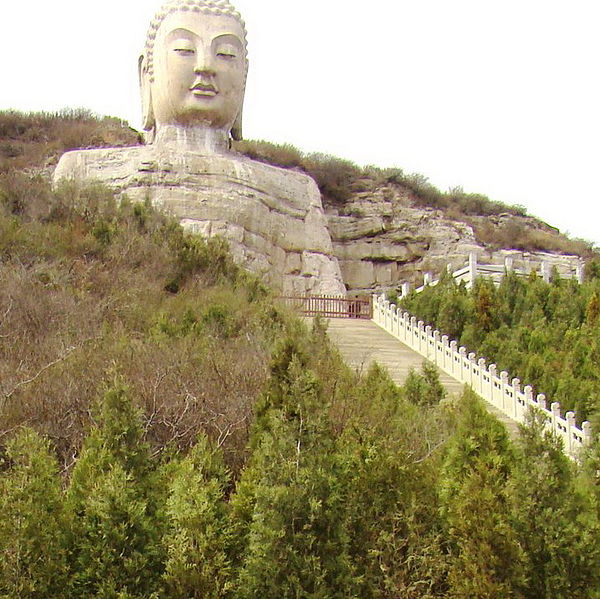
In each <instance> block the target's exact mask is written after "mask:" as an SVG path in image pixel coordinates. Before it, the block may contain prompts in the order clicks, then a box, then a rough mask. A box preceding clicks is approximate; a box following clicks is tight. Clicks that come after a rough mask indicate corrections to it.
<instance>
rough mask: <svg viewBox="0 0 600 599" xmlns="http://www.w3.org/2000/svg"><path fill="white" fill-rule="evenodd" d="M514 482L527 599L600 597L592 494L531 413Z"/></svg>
mask: <svg viewBox="0 0 600 599" xmlns="http://www.w3.org/2000/svg"><path fill="white" fill-rule="evenodd" d="M518 448H519V453H518V457H519V459H518V462H517V467H516V469H515V475H514V479H513V481H512V483H511V487H512V492H513V494H514V496H515V501H514V502H513V506H514V509H515V520H516V528H517V532H518V535H519V540H520V543H521V545H522V547H523V548H524V550H525V554H526V558H527V565H528V577H527V584H526V586H525V588H524V596H525V597H526V598H527V599H584V598H587V597H600V569H599V568H598V564H600V526H599V522H598V518H597V514H596V513H595V510H594V507H593V500H592V497H591V496H590V494H589V492H586V490H585V489H584V488H580V487H579V486H578V485H577V484H576V478H575V476H574V474H575V465H574V464H573V463H571V461H570V460H569V458H567V457H566V456H565V454H564V451H563V448H562V442H561V441H560V439H558V438H557V437H556V436H555V435H554V434H553V433H552V432H550V431H548V430H546V429H545V417H544V415H543V414H542V413H540V412H534V411H532V412H530V413H529V414H528V416H527V421H526V424H525V426H523V427H522V429H521V434H520V437H519V440H518Z"/></svg>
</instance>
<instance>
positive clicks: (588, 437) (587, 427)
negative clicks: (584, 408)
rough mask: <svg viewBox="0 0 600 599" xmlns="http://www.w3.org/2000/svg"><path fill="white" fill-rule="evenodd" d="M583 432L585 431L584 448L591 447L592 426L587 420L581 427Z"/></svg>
mask: <svg viewBox="0 0 600 599" xmlns="http://www.w3.org/2000/svg"><path fill="white" fill-rule="evenodd" d="M581 430H582V431H583V445H584V447H589V446H590V445H591V444H592V440H593V435H592V424H591V422H588V421H587V420H586V421H585V422H584V423H583V424H582V425H581Z"/></svg>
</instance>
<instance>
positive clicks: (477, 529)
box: [440, 390, 524, 599]
mask: <svg viewBox="0 0 600 599" xmlns="http://www.w3.org/2000/svg"><path fill="white" fill-rule="evenodd" d="M513 465H514V457H513V453H512V451H511V447H510V443H509V440H508V436H507V433H506V431H505V430H504V427H503V426H502V424H500V423H499V422H498V421H497V420H496V419H495V418H494V417H493V416H490V415H489V414H488V413H487V411H486V409H485V407H484V406H483V405H482V402H481V400H480V399H479V398H478V397H477V396H476V395H475V394H474V393H472V392H471V391H468V390H467V391H465V393H464V395H463V397H462V399H461V402H460V414H459V418H458V422H457V430H456V433H455V435H454V437H453V438H452V439H451V440H450V442H449V446H448V450H447V455H446V458H445V460H444V464H443V467H442V472H441V481H440V499H441V506H442V517H443V519H444V521H445V524H446V529H447V535H448V541H449V547H450V567H449V573H448V584H449V592H448V596H449V597H456V598H458V597H460V598H464V599H467V598H468V599H473V598H479V599H486V598H489V599H496V598H498V597H506V598H509V597H518V596H519V589H520V588H521V587H522V585H523V578H524V567H523V565H522V557H523V552H522V550H521V548H520V546H519V543H518V539H517V537H516V534H515V531H514V529H513V525H512V521H511V517H510V514H511V501H510V500H511V496H510V494H509V492H508V483H509V480H510V476H511V471H512V468H513Z"/></svg>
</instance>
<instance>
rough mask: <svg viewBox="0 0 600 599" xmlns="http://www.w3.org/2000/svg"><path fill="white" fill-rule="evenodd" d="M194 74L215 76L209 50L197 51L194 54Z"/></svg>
mask: <svg viewBox="0 0 600 599" xmlns="http://www.w3.org/2000/svg"><path fill="white" fill-rule="evenodd" d="M194 72H195V73H197V74H208V75H214V74H215V65H214V62H213V57H212V53H211V51H210V50H208V49H206V50H204V51H202V50H200V49H198V51H197V53H196V65H195V66H194Z"/></svg>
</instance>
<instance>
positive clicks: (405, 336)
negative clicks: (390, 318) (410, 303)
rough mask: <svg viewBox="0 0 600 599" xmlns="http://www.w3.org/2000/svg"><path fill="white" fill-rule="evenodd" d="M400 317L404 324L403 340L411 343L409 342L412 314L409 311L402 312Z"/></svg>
mask: <svg viewBox="0 0 600 599" xmlns="http://www.w3.org/2000/svg"><path fill="white" fill-rule="evenodd" d="M400 318H401V325H402V341H404V343H406V344H407V345H410V344H409V343H408V325H409V323H410V314H409V313H408V312H402V314H401V315H400Z"/></svg>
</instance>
